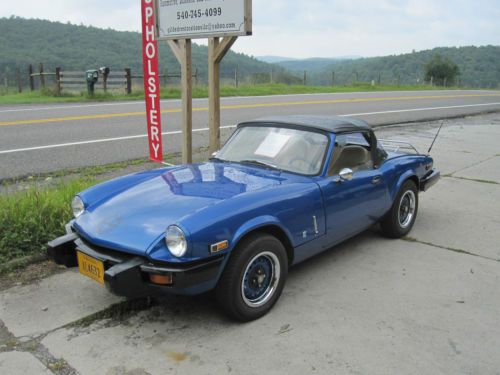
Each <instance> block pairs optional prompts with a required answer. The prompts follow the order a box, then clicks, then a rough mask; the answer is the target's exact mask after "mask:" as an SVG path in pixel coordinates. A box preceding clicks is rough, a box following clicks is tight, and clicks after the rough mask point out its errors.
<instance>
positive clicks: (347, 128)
mask: <svg viewBox="0 0 500 375" xmlns="http://www.w3.org/2000/svg"><path fill="white" fill-rule="evenodd" d="M258 124H263V125H264V124H265V125H269V124H283V125H293V126H299V127H304V128H313V129H319V130H325V131H328V132H332V133H345V132H355V131H363V130H365V131H366V130H371V128H370V125H368V124H367V123H366V122H364V121H363V120H358V119H354V118H351V117H339V116H313V115H310V116H309V115H307V116H306V115H301V116H272V117H264V118H259V119H256V120H252V121H245V122H243V123H241V124H239V125H238V127H240V126H247V125H258Z"/></svg>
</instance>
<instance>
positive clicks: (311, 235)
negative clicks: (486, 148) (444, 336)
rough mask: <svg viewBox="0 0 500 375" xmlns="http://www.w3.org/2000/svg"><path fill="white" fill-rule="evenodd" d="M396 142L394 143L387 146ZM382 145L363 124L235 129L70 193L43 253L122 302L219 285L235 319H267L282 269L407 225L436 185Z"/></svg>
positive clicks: (430, 174)
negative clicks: (207, 149)
mask: <svg viewBox="0 0 500 375" xmlns="http://www.w3.org/2000/svg"><path fill="white" fill-rule="evenodd" d="M393 145H394V144H393ZM405 147H410V146H409V145H407V144H404V143H400V144H398V143H396V144H395V147H392V148H391V147H388V146H387V145H384V142H382V141H380V140H377V138H376V137H375V134H374V133H373V131H372V129H371V128H370V127H369V126H368V125H367V124H366V123H365V122H363V121H360V120H356V119H349V118H338V117H317V116H291V117H273V118H265V119H260V120H255V121H250V122H245V123H242V124H240V125H239V126H238V127H237V129H236V131H235V132H234V134H233V135H232V137H231V138H230V139H229V141H228V142H227V143H226V145H225V146H224V147H223V148H222V149H221V150H220V151H219V152H218V153H217V154H215V155H214V157H213V158H212V159H211V160H210V161H209V162H206V163H202V164H192V165H183V166H176V167H171V168H164V169H158V170H153V171H147V172H143V173H138V174H133V175H129V176H125V177H121V178H118V179H115V180H112V181H109V182H106V183H103V184H100V185H97V186H95V187H92V188H90V189H88V190H86V191H83V192H81V193H80V194H78V195H77V196H76V197H75V198H74V200H73V203H72V207H73V212H74V216H75V218H74V220H72V221H71V222H70V223H68V225H67V226H66V231H67V235H65V236H63V237H60V238H58V239H56V240H54V241H52V242H50V243H49V254H50V255H51V256H52V257H53V259H54V260H55V261H56V262H57V263H59V264H64V265H66V266H68V267H77V266H78V267H79V269H80V272H81V273H82V274H84V275H86V276H88V277H91V278H92V279H94V280H95V281H97V282H99V283H101V284H103V285H106V286H107V287H108V289H109V290H110V291H112V292H113V293H115V294H118V295H122V296H127V297H139V296H149V295H155V294H158V293H160V294H161V293H177V294H187V295H194V294H199V293H203V292H207V291H209V290H212V289H215V296H216V298H217V300H218V301H219V302H220V304H221V306H222V307H223V309H224V310H225V311H226V312H227V313H228V314H229V315H230V316H232V317H233V318H236V319H238V320H242V321H248V320H252V319H256V318H258V317H260V316H262V315H264V314H265V313H266V312H268V311H269V310H270V309H271V308H272V306H273V305H274V303H275V302H276V301H277V299H278V298H279V296H280V294H281V292H282V290H283V287H284V285H285V280H286V277H287V272H288V269H289V267H290V266H292V265H294V264H297V263H299V262H301V261H303V260H305V259H307V258H309V257H311V256H313V255H315V254H318V253H320V252H322V251H324V250H326V249H329V248H331V247H332V246H333V245H335V244H338V243H339V242H342V241H344V240H346V239H347V238H349V237H352V236H354V235H356V234H357V233H360V232H362V231H364V230H365V229H367V228H369V227H370V226H372V225H374V224H376V223H380V226H381V230H382V232H383V233H384V234H385V235H387V236H389V237H394V238H397V237H401V236H404V235H406V234H407V233H408V232H409V231H410V230H411V228H412V226H413V224H414V222H415V218H416V215H417V210H418V194H419V192H422V191H425V190H426V189H428V188H429V187H430V186H431V185H433V184H434V183H435V182H436V181H437V180H438V179H439V172H438V171H437V170H436V169H434V168H433V160H432V158H431V157H430V156H428V155H421V154H418V152H411V151H408V150H405Z"/></svg>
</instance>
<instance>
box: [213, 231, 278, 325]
mask: <svg viewBox="0 0 500 375" xmlns="http://www.w3.org/2000/svg"><path fill="white" fill-rule="evenodd" d="M287 273H288V260H287V254H286V250H285V247H284V246H283V244H282V243H281V242H280V241H279V240H278V239H277V238H275V237H273V236H270V235H267V234H262V233H259V234H254V235H251V236H249V237H248V238H246V239H244V240H243V241H242V242H241V243H240V244H239V245H238V247H237V248H236V249H235V250H234V253H233V254H232V255H231V258H230V259H229V262H228V264H227V265H226V268H225V270H224V273H223V274H222V277H221V279H220V281H219V284H218V285H217V288H216V290H215V293H216V297H217V300H218V302H219V304H220V305H221V307H222V308H223V309H224V310H225V312H226V313H227V314H228V315H229V316H230V317H232V318H234V319H236V320H240V321H250V320H254V319H258V318H260V317H261V316H263V315H265V314H266V313H267V312H268V311H269V310H271V308H272V307H273V306H274V304H275V303H276V301H277V300H278V299H279V297H280V295H281V292H282V290H283V287H284V285H285V280H286V276H287Z"/></svg>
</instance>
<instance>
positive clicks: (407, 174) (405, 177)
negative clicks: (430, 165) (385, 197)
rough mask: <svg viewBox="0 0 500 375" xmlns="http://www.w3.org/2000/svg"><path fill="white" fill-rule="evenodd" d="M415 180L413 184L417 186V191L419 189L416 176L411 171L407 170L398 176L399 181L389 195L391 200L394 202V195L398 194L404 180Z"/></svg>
mask: <svg viewBox="0 0 500 375" xmlns="http://www.w3.org/2000/svg"><path fill="white" fill-rule="evenodd" d="M409 179H412V180H415V183H416V185H417V189H418V188H419V186H418V185H419V184H418V176H417V174H416V173H415V171H413V170H408V171H406V172H405V173H403V174H402V175H401V176H399V179H398V181H397V183H396V184H394V186H393V187H392V189H391V191H390V194H391V200H392V202H394V199H395V198H396V195H397V194H398V192H399V190H400V189H401V186H403V184H404V183H405V181H406V180H409Z"/></svg>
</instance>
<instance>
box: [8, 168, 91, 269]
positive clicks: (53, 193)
mask: <svg viewBox="0 0 500 375" xmlns="http://www.w3.org/2000/svg"><path fill="white" fill-rule="evenodd" d="M95 183H96V180H95V179H94V178H91V177H82V178H78V179H74V180H69V181H59V182H57V183H56V184H55V185H54V186H53V187H50V188H47V187H42V186H39V185H33V186H31V187H29V188H28V189H27V190H25V191H18V192H15V193H11V194H2V195H0V264H1V265H5V264H6V263H7V262H9V261H12V260H13V259H20V258H29V257H32V256H37V255H42V254H44V253H45V251H46V243H47V242H48V241H50V240H52V239H54V238H56V237H57V236H60V235H63V234H64V225H65V224H66V223H67V222H68V221H69V220H70V219H71V217H72V213H71V208H70V202H71V200H72V198H73V196H74V195H75V194H76V193H78V192H79V191H81V190H84V189H86V188H87V187H89V186H91V185H93V184H95ZM3 268H4V267H1V268H0V273H2V272H1V271H2V269H3Z"/></svg>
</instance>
